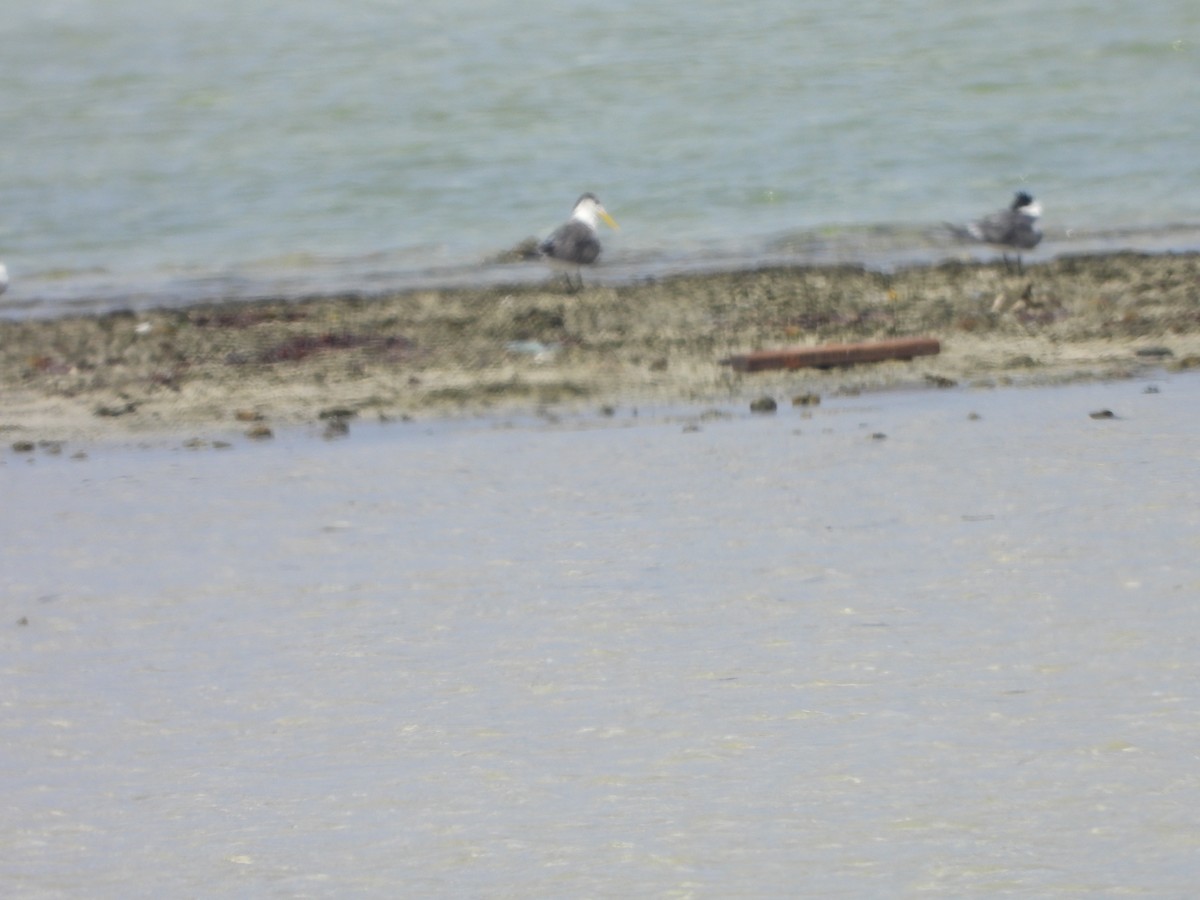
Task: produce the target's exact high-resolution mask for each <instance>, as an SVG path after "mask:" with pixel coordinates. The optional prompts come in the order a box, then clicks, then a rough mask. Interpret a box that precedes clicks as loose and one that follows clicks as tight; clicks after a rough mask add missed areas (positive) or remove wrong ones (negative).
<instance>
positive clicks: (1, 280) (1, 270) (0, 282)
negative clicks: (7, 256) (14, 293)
mask: <svg viewBox="0 0 1200 900" xmlns="http://www.w3.org/2000/svg"><path fill="white" fill-rule="evenodd" d="M7 290H8V268H7V267H6V266H5V265H4V263H2V262H0V294H3V293H4V292H5V291H7Z"/></svg>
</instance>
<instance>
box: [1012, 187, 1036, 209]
mask: <svg viewBox="0 0 1200 900" xmlns="http://www.w3.org/2000/svg"><path fill="white" fill-rule="evenodd" d="M1032 202H1033V196H1032V195H1031V194H1027V193H1025V192H1024V191H1019V192H1018V193H1017V195H1016V196H1015V197H1013V202H1012V206H1011V207H1009V208H1010V209H1023V208H1024V207H1026V206H1028V205H1029V204H1031V203H1032Z"/></svg>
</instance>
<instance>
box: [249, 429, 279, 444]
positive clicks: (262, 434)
mask: <svg viewBox="0 0 1200 900" xmlns="http://www.w3.org/2000/svg"><path fill="white" fill-rule="evenodd" d="M246 437H248V438H250V440H252V441H266V440H270V439H271V438H273V437H275V435H274V433H273V432H272V431H271V429H270V428H268V427H267V426H266V425H255V426H254V427H253V428H250V429H247V431H246Z"/></svg>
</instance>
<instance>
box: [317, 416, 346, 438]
mask: <svg viewBox="0 0 1200 900" xmlns="http://www.w3.org/2000/svg"><path fill="white" fill-rule="evenodd" d="M349 433H350V425H349V424H348V423H347V422H346V420H345V419H330V420H329V421H328V422H326V423H325V431H324V432H322V435H321V436H322V437H324V438H325V440H327V441H328V440H332V439H333V438H340V437H345V436H346V435H348V434H349Z"/></svg>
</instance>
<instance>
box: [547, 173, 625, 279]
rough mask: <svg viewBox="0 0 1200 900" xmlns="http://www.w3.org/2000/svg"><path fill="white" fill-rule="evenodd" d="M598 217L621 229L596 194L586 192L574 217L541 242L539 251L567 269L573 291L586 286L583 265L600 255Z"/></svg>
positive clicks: (614, 228)
mask: <svg viewBox="0 0 1200 900" xmlns="http://www.w3.org/2000/svg"><path fill="white" fill-rule="evenodd" d="M597 220H602V221H603V222H604V224H605V225H607V226H608V227H609V228H612V229H613V230H614V231H615V230H619V229H620V226H619V225H618V224H617V223H616V222H615V221H614V220H613V217H612V216H610V215H609V214H608V211H607V210H605V208H604V207H603V206H602V205H601V204H600V201H599V200H598V199H597V198H596V195H595V194H593V193H590V192H589V193H586V194H583V195H582V196H581V197H580V198H579V199H578V200H576V201H575V208H574V210H572V212H571V218H570V219H568V220H567V221H566V222H564V223H563V224H562V225H559V226H558V227H557V228H556V229H554V231H553V233H552V234H551V235H550V236H549V237H548V238H546V239H545V240H544V241H542V242H541V243H540V244H538V252H539V253H540V254H541V255H542V256H543V257H544V258H546V259H547V260H549V261H550V262H551V263H554V264H556V265H558V266H563V267H565V268H566V270H567V287H568V288H570V289H572V290H579V289H580V288H582V287H583V271H582V270H583V267H584V266H590V265H591V264H592V263H594V262H595V261H596V259H597V257H599V256H600V239H599V238H598V237H597V236H596V222H597ZM572 271H574V273H575V277H576V278H577V279H578V281H577V283H572V281H571V272H572Z"/></svg>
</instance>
